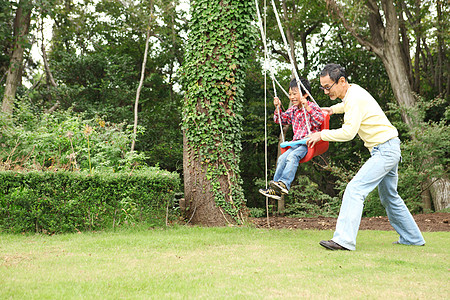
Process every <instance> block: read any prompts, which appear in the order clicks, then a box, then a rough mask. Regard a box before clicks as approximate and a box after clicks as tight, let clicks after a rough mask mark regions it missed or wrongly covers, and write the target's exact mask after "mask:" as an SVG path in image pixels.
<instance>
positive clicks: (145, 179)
mask: <svg viewBox="0 0 450 300" xmlns="http://www.w3.org/2000/svg"><path fill="white" fill-rule="evenodd" d="M179 188H180V179H179V176H178V175H177V174H176V173H169V172H167V171H162V170H159V169H157V168H147V169H143V170H137V171H134V172H132V173H129V172H126V173H125V172H120V173H113V172H103V173H94V174H93V175H89V174H88V173H86V172H84V173H81V172H65V171H62V172H27V173H17V172H12V171H3V172H0V231H6V232H14V233H20V232H42V233H61V232H76V231H84V230H101V229H104V228H108V227H116V226H121V225H124V224H130V225H134V224H136V223H145V224H148V225H150V226H157V225H163V224H164V222H165V218H166V210H167V208H168V207H169V206H170V207H173V205H172V202H173V199H174V194H175V193H176V192H177V191H178V190H179Z"/></svg>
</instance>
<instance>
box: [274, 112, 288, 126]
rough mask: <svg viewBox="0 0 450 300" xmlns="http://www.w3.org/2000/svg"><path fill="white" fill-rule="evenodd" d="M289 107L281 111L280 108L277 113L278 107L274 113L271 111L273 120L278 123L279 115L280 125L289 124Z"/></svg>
mask: <svg viewBox="0 0 450 300" xmlns="http://www.w3.org/2000/svg"><path fill="white" fill-rule="evenodd" d="M290 110H291V109H288V110H287V111H286V112H283V111H281V109H280V110H279V112H280V113H279V114H278V109H277V108H276V109H275V111H274V113H273V120H274V122H275V123H277V124H278V123H280V118H279V116H281V124H282V125H289V124H291V123H292V122H291V114H290V113H289V112H290Z"/></svg>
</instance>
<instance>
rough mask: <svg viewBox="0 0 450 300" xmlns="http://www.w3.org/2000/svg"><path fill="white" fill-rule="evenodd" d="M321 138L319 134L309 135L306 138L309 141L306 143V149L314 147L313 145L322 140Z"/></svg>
mask: <svg viewBox="0 0 450 300" xmlns="http://www.w3.org/2000/svg"><path fill="white" fill-rule="evenodd" d="M321 136H322V135H321V134H320V132H314V133H311V134H310V135H308V136H307V137H308V138H309V139H308V140H307V141H306V145H308V147H310V148H312V147H314V145H315V144H316V143H317V142H318V141H321V140H322V137H321Z"/></svg>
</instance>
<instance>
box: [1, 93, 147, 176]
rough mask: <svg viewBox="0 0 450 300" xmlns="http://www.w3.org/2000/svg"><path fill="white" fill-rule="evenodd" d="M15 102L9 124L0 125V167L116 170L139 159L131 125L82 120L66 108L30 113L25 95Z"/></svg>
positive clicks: (100, 120) (137, 162)
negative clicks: (132, 148)
mask: <svg viewBox="0 0 450 300" xmlns="http://www.w3.org/2000/svg"><path fill="white" fill-rule="evenodd" d="M20 103H21V105H20V106H19V107H18V109H16V111H15V113H14V120H13V123H14V124H13V125H11V124H9V125H8V126H3V128H7V130H6V131H4V132H3V135H2V136H1V137H0V142H1V144H2V151H1V152H0V162H1V166H2V169H3V170H5V169H6V170H10V169H22V168H24V169H27V170H52V169H60V170H61V169H63V170H74V171H76V170H88V171H92V170H93V169H96V170H104V169H107V170H113V171H118V170H122V169H125V170H127V169H130V168H135V167H136V166H138V165H139V164H141V165H142V162H143V161H144V160H145V156H144V155H143V154H142V153H130V151H129V147H130V146H129V145H130V142H131V136H132V128H131V127H130V126H126V124H124V123H122V124H114V123H109V122H105V121H104V120H103V119H102V118H100V117H96V118H94V119H90V120H85V119H84V118H83V114H75V113H73V112H72V111H70V110H68V111H59V112H54V113H53V114H39V115H37V116H35V115H34V114H33V113H32V112H31V110H30V107H29V106H27V105H26V101H25V100H22V101H21V102H20ZM142 133H143V129H142V128H141V127H140V130H139V136H142Z"/></svg>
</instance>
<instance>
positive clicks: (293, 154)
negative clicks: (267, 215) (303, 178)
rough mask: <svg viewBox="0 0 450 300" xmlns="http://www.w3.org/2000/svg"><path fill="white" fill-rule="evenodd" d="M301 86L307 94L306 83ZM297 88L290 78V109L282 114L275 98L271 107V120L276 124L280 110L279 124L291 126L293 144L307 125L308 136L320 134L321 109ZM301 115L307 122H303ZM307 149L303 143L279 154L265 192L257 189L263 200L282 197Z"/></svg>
mask: <svg viewBox="0 0 450 300" xmlns="http://www.w3.org/2000/svg"><path fill="white" fill-rule="evenodd" d="M300 80H301V82H302V84H303V86H304V87H305V88H306V89H307V90H308V91H309V93H310V94H311V85H310V83H309V81H308V80H306V79H303V78H302V79H300ZM303 86H301V92H300V91H299V90H298V85H297V80H295V79H293V80H292V81H291V83H290V84H289V99H290V100H291V102H292V106H291V107H290V108H289V109H288V110H287V111H286V112H282V111H281V108H280V106H281V101H280V99H278V98H277V97H275V98H274V99H273V104H274V105H275V112H274V121H275V123H280V119H279V114H278V112H277V110H279V111H280V116H281V124H283V125H288V124H292V130H293V131H294V138H293V141H297V140H301V139H303V138H305V137H306V136H307V135H308V134H309V132H308V127H307V126H308V125H307V122H308V124H309V126H310V131H311V133H314V132H318V131H320V125H321V124H322V123H323V121H324V116H323V113H322V110H321V109H320V107H319V106H317V104H315V103H313V102H310V101H308V98H309V96H308V93H307V92H306V90H304V89H303ZM305 113H306V116H307V119H306V120H305ZM307 152H308V147H307V146H306V145H304V144H298V145H294V146H292V147H291V148H289V149H288V150H287V151H286V152H285V153H283V154H282V155H280V157H279V158H278V161H277V169H276V171H275V175H274V177H273V180H272V181H270V182H269V188H268V189H260V190H259V192H260V193H261V194H263V195H264V196H266V197H270V198H273V199H276V200H279V199H281V195H282V194H288V192H289V189H290V187H291V183H292V181H294V179H295V173H296V172H297V168H298V162H299V161H300V160H301V159H302V158H303V157H304V156H305V155H306V153H307Z"/></svg>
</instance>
